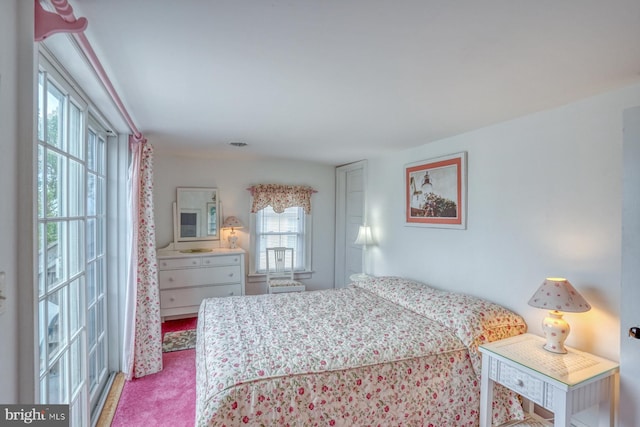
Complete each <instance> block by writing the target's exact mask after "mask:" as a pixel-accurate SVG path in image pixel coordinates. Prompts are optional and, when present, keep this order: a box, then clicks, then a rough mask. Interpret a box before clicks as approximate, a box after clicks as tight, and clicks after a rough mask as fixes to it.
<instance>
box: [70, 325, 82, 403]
mask: <svg viewBox="0 0 640 427" xmlns="http://www.w3.org/2000/svg"><path fill="white" fill-rule="evenodd" d="M70 353H71V366H70V368H71V369H70V370H71V372H70V374H71V395H74V394H75V393H76V391H77V388H78V387H80V385H82V335H79V336H78V338H77V339H75V340H74V341H73V343H72V344H71V352H70Z"/></svg>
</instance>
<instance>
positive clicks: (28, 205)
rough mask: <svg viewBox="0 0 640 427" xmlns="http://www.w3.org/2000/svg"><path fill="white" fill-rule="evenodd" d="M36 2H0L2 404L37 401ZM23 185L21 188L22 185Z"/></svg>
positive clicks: (17, 0)
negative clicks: (2, 273) (34, 239)
mask: <svg viewBox="0 0 640 427" xmlns="http://www.w3.org/2000/svg"><path fill="white" fill-rule="evenodd" d="M33 7H34V3H33V2H24V1H19V0H5V1H3V2H2V4H0V111H1V112H2V114H0V135H1V137H0V200H2V203H0V271H4V272H5V275H6V276H5V277H6V291H5V292H4V293H3V295H4V296H5V297H6V298H7V299H6V300H4V304H5V311H4V314H1V315H0V342H2V346H0V366H1V367H2V374H1V375H0V403H17V402H33V401H35V396H34V390H36V389H37V388H36V387H35V381H36V378H35V370H36V366H35V356H34V354H35V353H34V339H33V336H34V332H35V330H34V321H33V316H34V302H33V287H34V280H33V279H34V268H33V259H34V257H33V231H34V224H33V212H34V210H33V199H34V196H33V195H34V194H35V193H34V189H33V171H34V169H33V153H34V149H33V131H34V126H33V122H34V117H35V116H34V99H35V98H34V94H35V91H34V84H35V74H34V70H35V68H34V64H35V62H34V61H35V49H34V42H33ZM18 184H19V185H18Z"/></svg>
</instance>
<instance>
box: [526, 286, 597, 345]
mask: <svg viewBox="0 0 640 427" xmlns="http://www.w3.org/2000/svg"><path fill="white" fill-rule="evenodd" d="M529 305H530V306H532V307H536V308H545V309H547V310H549V314H548V316H547V317H545V318H544V320H543V321H542V330H543V332H544V334H545V337H546V338H547V342H546V343H545V345H544V348H545V350H547V351H550V352H552V353H566V352H567V349H566V348H565V346H564V342H565V340H566V339H567V337H568V336H569V332H570V330H571V328H570V327H569V324H568V323H567V322H566V320H564V319H563V318H562V313H561V311H566V312H573V313H580V312H584V311H589V310H590V309H591V306H590V305H589V303H588V302H587V301H586V300H585V299H584V298H583V297H582V295H580V293H579V292H578V291H577V290H576V289H575V288H574V287H573V285H571V283H569V281H568V280H567V279H565V278H561V277H550V278H548V279H546V280H545V281H544V282H543V283H542V285H540V287H539V288H538V290H537V291H536V292H535V293H534V294H533V296H532V297H531V299H530V300H529Z"/></svg>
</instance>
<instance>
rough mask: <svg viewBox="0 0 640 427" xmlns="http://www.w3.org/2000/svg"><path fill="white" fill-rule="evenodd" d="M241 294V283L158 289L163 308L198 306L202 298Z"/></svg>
mask: <svg viewBox="0 0 640 427" xmlns="http://www.w3.org/2000/svg"><path fill="white" fill-rule="evenodd" d="M234 295H242V285H241V284H240V283H238V284H235V285H214V286H202V287H199V288H188V289H175V290H173V289H172V290H168V291H160V306H161V307H162V308H163V309H166V308H175V307H187V306H198V305H200V303H201V302H202V300H203V299H204V298H212V297H216V298H219V297H229V296H234Z"/></svg>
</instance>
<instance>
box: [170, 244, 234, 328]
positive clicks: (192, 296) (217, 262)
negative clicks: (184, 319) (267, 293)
mask: <svg viewBox="0 0 640 427" xmlns="http://www.w3.org/2000/svg"><path fill="white" fill-rule="evenodd" d="M244 253H245V252H244V250H242V249H226V248H216V249H212V250H211V251H209V252H194V253H185V252H180V251H166V250H161V251H158V282H159V284H160V316H161V317H162V320H163V321H164V320H165V318H166V317H168V316H183V315H186V314H195V313H198V308H199V307H200V303H201V302H202V300H203V299H204V298H210V297H227V296H233V295H244V289H245V274H244Z"/></svg>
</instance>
